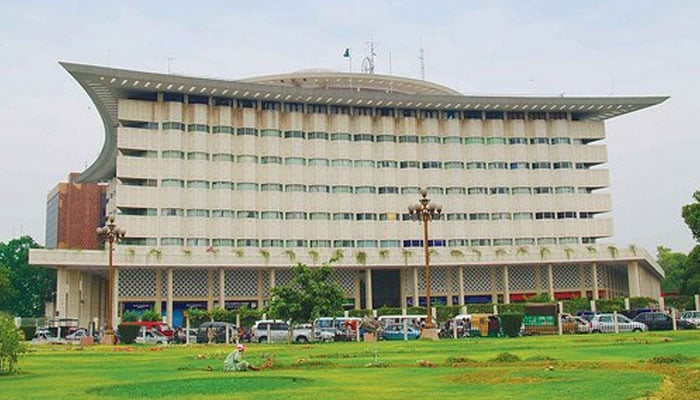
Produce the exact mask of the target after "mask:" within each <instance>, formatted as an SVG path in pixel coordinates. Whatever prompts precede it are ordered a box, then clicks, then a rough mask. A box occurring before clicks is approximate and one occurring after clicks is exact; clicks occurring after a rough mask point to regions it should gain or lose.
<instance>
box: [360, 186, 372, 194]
mask: <svg viewBox="0 0 700 400" xmlns="http://www.w3.org/2000/svg"><path fill="white" fill-rule="evenodd" d="M370 193H371V194H375V193H377V188H375V187H374V186H355V194H370Z"/></svg>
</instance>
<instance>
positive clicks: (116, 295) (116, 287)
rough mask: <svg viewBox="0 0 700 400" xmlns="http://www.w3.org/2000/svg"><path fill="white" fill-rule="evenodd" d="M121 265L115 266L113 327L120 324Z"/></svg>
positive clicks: (115, 327)
mask: <svg viewBox="0 0 700 400" xmlns="http://www.w3.org/2000/svg"><path fill="white" fill-rule="evenodd" d="M119 311H120V310H119V267H114V302H113V303H112V327H114V329H117V326H118V325H119V314H121V313H120V312H119Z"/></svg>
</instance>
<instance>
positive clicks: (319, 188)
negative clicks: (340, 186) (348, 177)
mask: <svg viewBox="0 0 700 400" xmlns="http://www.w3.org/2000/svg"><path fill="white" fill-rule="evenodd" d="M330 192H331V188H330V186H328V185H309V193H330Z"/></svg>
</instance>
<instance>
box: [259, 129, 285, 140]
mask: <svg viewBox="0 0 700 400" xmlns="http://www.w3.org/2000/svg"><path fill="white" fill-rule="evenodd" d="M260 137H275V138H281V137H282V131H280V130H279V129H261V130H260Z"/></svg>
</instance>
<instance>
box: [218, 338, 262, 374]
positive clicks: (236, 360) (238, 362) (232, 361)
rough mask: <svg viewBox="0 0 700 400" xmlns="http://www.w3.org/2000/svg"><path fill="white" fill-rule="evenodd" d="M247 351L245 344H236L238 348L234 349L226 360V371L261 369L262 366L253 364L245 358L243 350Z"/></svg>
mask: <svg viewBox="0 0 700 400" xmlns="http://www.w3.org/2000/svg"><path fill="white" fill-rule="evenodd" d="M244 351H245V346H243V345H242V344H239V345H237V346H236V350H234V351H232V352H231V353H230V354H229V355H228V356H226V360H224V372H242V371H247V370H251V371H259V370H260V368H258V367H254V366H252V365H251V364H250V363H248V362H247V361H244V360H243V352H244Z"/></svg>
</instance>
